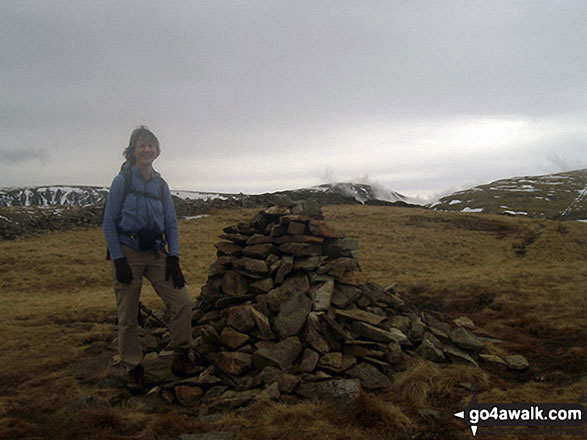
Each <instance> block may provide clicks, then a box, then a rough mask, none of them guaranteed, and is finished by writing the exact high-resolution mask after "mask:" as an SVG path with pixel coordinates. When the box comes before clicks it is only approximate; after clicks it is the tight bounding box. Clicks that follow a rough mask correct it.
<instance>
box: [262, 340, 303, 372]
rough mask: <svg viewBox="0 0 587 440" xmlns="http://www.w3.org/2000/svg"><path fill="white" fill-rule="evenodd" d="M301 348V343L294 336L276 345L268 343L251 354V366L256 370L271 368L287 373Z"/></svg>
mask: <svg viewBox="0 0 587 440" xmlns="http://www.w3.org/2000/svg"><path fill="white" fill-rule="evenodd" d="M302 348H303V347H302V343H301V342H300V340H299V339H298V338H297V337H296V336H291V337H289V338H287V339H284V340H283V341H281V342H278V343H268V344H265V345H264V346H262V347H260V348H258V349H257V351H255V352H254V353H253V358H252V360H253V364H254V365H255V368H257V369H262V368H265V367H267V366H273V367H278V368H280V369H281V370H282V371H289V369H291V367H292V365H293V362H294V361H295V360H296V359H297V357H298V356H299V354H300V353H301V352H302Z"/></svg>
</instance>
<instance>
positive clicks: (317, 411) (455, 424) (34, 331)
mask: <svg viewBox="0 0 587 440" xmlns="http://www.w3.org/2000/svg"><path fill="white" fill-rule="evenodd" d="M255 212H256V210H255V209H253V210H245V209H243V210H225V211H217V212H213V213H212V215H210V216H208V217H203V218H200V219H196V220H190V221H181V222H180V241H181V251H182V256H181V262H182V268H183V271H184V274H185V276H186V279H187V280H188V289H189V290H190V293H191V295H192V296H193V297H196V296H197V295H198V294H199V290H200V287H201V286H202V285H203V284H204V283H205V281H206V277H207V272H208V267H209V266H210V264H211V263H212V262H213V261H214V260H215V258H216V249H215V248H214V244H215V243H216V242H217V241H219V239H218V235H219V234H221V232H222V228H224V227H226V226H229V225H233V224H236V223H239V222H248V221H249V220H250V219H251V217H252V216H253V214H254V213H255ZM324 213H325V217H326V220H327V221H328V222H330V223H332V224H333V225H335V226H336V227H337V228H338V229H341V230H343V231H345V233H346V234H347V236H350V237H355V238H358V240H359V252H360V262H361V267H362V270H363V272H365V274H366V275H367V277H368V279H370V280H372V281H375V282H377V283H379V284H381V285H383V286H388V285H392V284H393V285H395V288H396V290H397V291H398V292H399V293H400V294H401V295H403V296H404V298H405V299H407V300H408V301H410V302H412V303H413V304H414V305H415V306H416V307H418V308H420V309H422V310H431V311H434V312H436V313H439V314H441V315H443V316H444V317H445V318H446V319H452V318H456V317H458V316H460V315H466V316H469V317H470V318H472V319H473V321H474V322H475V323H476V324H477V326H478V329H477V332H478V333H481V334H487V335H488V336H492V337H494V338H499V339H502V340H503V343H501V344H494V345H492V350H493V351H494V352H495V353H520V354H523V355H524V356H526V357H527V358H528V360H529V361H530V364H531V368H530V369H529V370H528V371H525V372H522V373H514V372H509V371H503V370H500V369H493V368H489V367H487V368H484V369H482V370H479V369H475V368H471V367H465V366H463V365H459V364H445V365H441V364H435V365H433V364H430V363H428V362H422V361H417V360H414V362H412V363H408V364H407V365H405V366H403V368H402V369H401V371H398V372H397V373H396V374H395V375H394V376H393V378H392V381H393V386H392V389H391V390H389V391H388V392H386V393H383V394H378V395H373V394H365V395H364V396H363V397H362V398H361V399H360V402H359V410H358V411H357V412H356V413H354V415H349V414H346V415H344V416H342V415H341V414H339V413H337V411H335V410H333V409H332V408H330V407H328V406H327V405H325V404H324V403H321V402H302V403H293V402H290V403H287V402H279V403H270V404H259V405H257V406H256V407H254V408H252V409H250V410H248V411H246V412H244V413H243V414H236V413H231V414H227V415H225V417H224V419H223V420H222V421H221V423H220V425H219V427H217V428H216V429H227V430H229V429H230V430H233V431H234V432H236V438H238V439H253V438H255V439H276V438H281V439H286V438H287V439H289V438H292V439H294V438H295V439H306V438H307V439H317V438H332V439H351V438H353V439H367V438H369V439H372V438H383V439H403V438H412V436H416V437H415V438H470V432H469V431H468V428H467V426H466V424H465V423H463V422H462V421H460V420H458V419H456V418H454V417H453V416H452V413H453V412H456V411H459V410H461V409H462V408H464V406H465V405H466V404H467V403H468V401H469V400H470V398H471V392H470V390H469V389H467V387H466V384H467V383H468V384H471V383H476V384H477V385H478V386H479V394H478V398H479V400H480V401H487V402H489V401H497V402H516V401H517V402H531V401H537V402H539V401H559V402H577V401H578V400H579V399H580V398H581V396H584V395H585V394H586V392H585V390H587V378H586V377H585V365H587V349H586V347H585V340H586V338H587V326H586V324H585V314H586V311H587V304H586V301H587V300H586V292H587V269H586V267H587V265H586V264H585V263H586V261H587V225H585V224H580V223H572V222H565V223H560V222H552V221H547V220H531V219H521V218H510V217H504V216H492V215H484V214H463V213H450V212H434V211H427V210H423V209H408V208H391V207H375V206H337V207H325V208H324ZM142 300H143V301H144V302H145V304H147V305H148V306H149V307H151V308H153V309H155V310H160V309H161V308H162V302H161V301H160V300H159V299H158V297H157V296H156V294H155V293H154V292H153V290H152V289H151V288H150V287H149V286H148V283H146V284H145V287H144V290H143V297H142ZM0 316H2V319H1V320H0V335H1V336H0V353H1V355H0V438H2V439H4V438H7V439H8V438H31V439H32V438H63V439H77V438H79V439H82V438H83V439H93V438H95V439H103V438H109V439H123V438H133V439H144V440H150V439H168V438H169V439H172V438H176V437H177V436H178V434H180V433H182V432H198V431H202V430H206V429H209V428H206V427H205V426H202V425H201V424H200V423H199V422H198V421H197V420H195V419H194V418H190V417H188V416H186V415H185V414H184V412H183V409H182V408H181V407H179V406H178V407H177V410H174V411H173V412H172V413H170V414H159V415H153V414H144V413H142V412H141V411H140V410H139V409H137V408H132V407H126V406H122V407H121V406H115V409H112V408H108V409H91V410H87V411H81V412H78V413H75V416H71V415H68V414H67V413H66V411H65V410H66V408H67V407H68V406H69V405H70V404H71V402H72V401H73V400H75V399H76V398H79V397H82V396H86V395H94V396H98V397H102V398H106V399H107V398H111V397H112V394H111V392H109V391H107V390H106V391H105V390H102V389H99V388H97V387H95V386H92V385H83V384H80V383H79V382H78V381H77V380H76V379H75V377H74V374H73V372H72V370H73V366H74V365H76V363H77V362H79V361H82V360H86V359H92V358H94V357H96V356H97V355H98V354H99V353H100V352H101V351H103V350H104V349H105V348H106V347H107V346H108V345H109V344H110V343H111V341H112V340H113V339H114V338H115V336H116V334H115V330H114V325H115V323H116V311H115V306H114V298H113V293H112V288H111V281H110V267H109V263H108V262H107V261H106V260H105V245H104V239H103V235H102V232H101V230H100V229H99V228H93V229H87V230H77V231H67V232H50V233H46V234H43V235H38V236H35V237H29V238H23V239H18V240H14V241H2V242H0ZM429 410H436V411H437V415H436V416H435V417H431V416H430V411H429Z"/></svg>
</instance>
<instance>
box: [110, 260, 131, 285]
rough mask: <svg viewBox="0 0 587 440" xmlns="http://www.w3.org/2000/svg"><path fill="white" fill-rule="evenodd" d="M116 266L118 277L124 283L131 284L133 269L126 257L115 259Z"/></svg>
mask: <svg viewBox="0 0 587 440" xmlns="http://www.w3.org/2000/svg"><path fill="white" fill-rule="evenodd" d="M114 265H115V266H116V279H117V280H118V281H120V282H121V283H122V284H130V283H131V281H132V270H131V268H130V265H129V264H128V260H127V259H126V257H122V258H117V259H116V260H114Z"/></svg>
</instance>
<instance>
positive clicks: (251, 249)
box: [243, 243, 274, 259]
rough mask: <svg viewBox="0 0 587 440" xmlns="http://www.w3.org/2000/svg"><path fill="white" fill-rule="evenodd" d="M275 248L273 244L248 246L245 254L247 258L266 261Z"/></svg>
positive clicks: (244, 250) (244, 251)
mask: <svg viewBox="0 0 587 440" xmlns="http://www.w3.org/2000/svg"><path fill="white" fill-rule="evenodd" d="M273 247H274V246H273V244H272V243H261V244H253V245H250V246H249V245H247V246H245V248H244V249H243V254H244V255H246V256H247V257H253V258H262V259H265V258H267V257H268V256H269V254H271V252H272V251H273Z"/></svg>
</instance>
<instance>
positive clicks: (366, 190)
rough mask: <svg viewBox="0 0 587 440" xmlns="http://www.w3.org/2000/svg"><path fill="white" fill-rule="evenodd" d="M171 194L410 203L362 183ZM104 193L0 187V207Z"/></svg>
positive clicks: (63, 202) (85, 201)
mask: <svg viewBox="0 0 587 440" xmlns="http://www.w3.org/2000/svg"><path fill="white" fill-rule="evenodd" d="M171 194H172V196H173V197H174V198H175V199H179V200H183V201H186V202H196V201H199V202H204V203H207V202H211V201H212V200H216V201H217V202H216V204H223V203H224V204H226V205H231V206H232V205H242V204H247V205H248V204H251V203H252V204H256V201H257V200H261V201H265V199H267V198H271V197H272V196H288V197H290V198H292V199H293V200H295V199H300V198H313V199H320V200H321V201H323V202H325V203H326V204H328V203H334V204H339V203H353V202H356V203H370V202H375V201H380V202H389V203H395V202H403V203H410V200H409V199H408V198H407V197H405V196H403V195H401V194H399V193H397V192H394V191H390V190H388V189H385V188H378V187H374V186H372V185H368V184H362V183H329V184H323V185H318V186H314V187H310V188H300V189H295V190H287V191H279V192H274V193H264V194H256V195H248V194H243V193H239V194H222V193H211V192H201V191H178V190H172V191H171ZM107 196H108V188H107V187H96V186H75V185H74V186H71V185H67V186H66V185H54V186H37V187H26V188H5V189H0V207H9V206H21V207H34V206H39V207H51V206H55V207H69V206H77V207H88V206H95V205H100V204H102V203H104V201H105V200H106V197H107Z"/></svg>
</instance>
